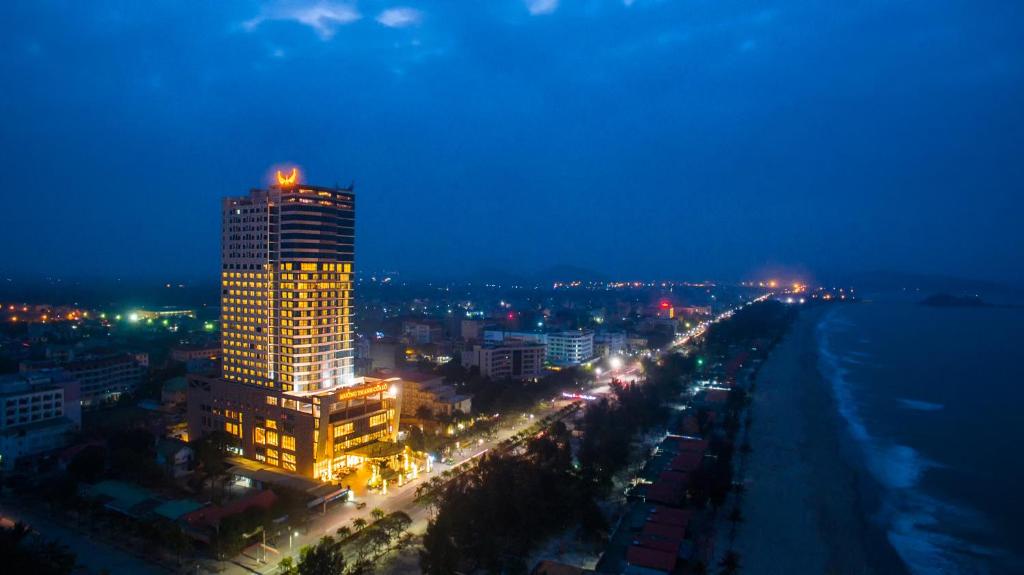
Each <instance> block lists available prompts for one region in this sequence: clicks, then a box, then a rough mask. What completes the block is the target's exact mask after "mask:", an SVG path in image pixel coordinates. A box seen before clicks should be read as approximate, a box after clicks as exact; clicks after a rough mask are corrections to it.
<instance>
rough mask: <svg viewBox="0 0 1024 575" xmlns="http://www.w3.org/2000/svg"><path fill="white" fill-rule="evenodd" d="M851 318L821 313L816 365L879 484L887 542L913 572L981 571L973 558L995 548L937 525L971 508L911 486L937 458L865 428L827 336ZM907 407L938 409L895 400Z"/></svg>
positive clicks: (953, 521)
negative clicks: (828, 384) (978, 543)
mask: <svg viewBox="0 0 1024 575" xmlns="http://www.w3.org/2000/svg"><path fill="white" fill-rule="evenodd" d="M849 328H850V322H849V321H846V320H842V321H837V320H836V319H835V318H834V316H833V315H831V314H830V315H829V316H826V317H825V318H824V319H823V320H822V321H821V322H820V323H819V324H818V326H817V331H816V336H817V342H818V369H819V371H820V372H821V375H822V376H823V377H824V378H825V379H826V380H827V381H828V382H829V383H830V384H831V387H832V392H833V395H834V397H835V400H836V405H837V408H838V410H839V413H840V414H841V415H842V417H843V419H844V420H845V422H846V425H847V428H848V430H849V433H850V435H851V436H852V437H853V439H854V440H855V441H856V443H857V445H859V446H860V448H861V451H862V453H863V455H864V461H865V464H866V467H867V469H868V472H869V473H870V474H871V476H872V477H873V478H874V479H875V480H876V481H877V482H878V483H879V484H880V485H881V486H882V488H883V494H884V496H883V508H882V509H881V510H880V513H879V520H880V522H881V523H882V524H883V525H884V528H885V530H886V534H887V537H888V539H889V542H890V543H891V544H892V546H893V548H894V549H895V550H896V552H897V554H898V555H899V556H900V558H901V559H902V560H903V562H904V563H905V564H906V565H907V567H908V569H910V571H911V572H912V573H914V574H921V575H924V574H929V575H930V574H932V573H943V574H959V573H964V574H966V573H972V574H973V573H977V574H986V573H988V570H987V569H986V568H984V567H983V566H981V565H978V563H979V562H978V561H977V558H978V557H980V556H991V555H993V554H994V553H995V552H994V551H993V550H991V549H986V548H983V547H980V546H977V545H974V544H972V543H970V542H968V541H966V540H964V539H962V538H959V537H957V536H955V535H953V534H950V533H948V532H943V531H942V530H941V528H942V526H946V525H958V526H965V525H966V524H967V523H969V522H973V523H979V524H980V521H981V520H980V517H979V516H977V514H974V513H972V512H971V511H969V510H967V509H964V508H959V507H955V506H952V505H949V504H947V503H943V502H941V501H938V500H936V499H934V498H932V497H930V496H928V495H926V494H924V493H922V492H920V490H918V489H916V487H917V486H918V484H919V483H920V480H921V476H922V475H923V474H924V473H925V472H926V471H927V470H928V469H929V468H934V467H938V464H937V463H935V462H933V461H930V460H928V459H927V458H925V457H924V456H922V455H921V453H920V452H918V451H917V450H916V449H914V448H913V447H910V446H908V445H900V444H897V443H895V442H892V441H888V440H885V439H883V438H879V437H876V436H874V435H872V434H871V432H870V431H869V430H868V427H867V425H866V424H865V422H864V419H863V417H862V416H861V414H860V408H859V404H858V402H857V400H856V398H855V397H854V385H852V384H851V381H850V377H849V376H850V372H849V370H848V369H846V368H845V367H844V364H847V363H856V362H849V357H848V355H849V354H845V353H844V354H842V355H840V354H838V353H836V352H835V351H834V350H833V347H832V346H831V345H830V339H831V336H833V335H835V334H836V333H839V332H847V331H849ZM900 401H901V402H904V403H905V405H907V406H908V407H910V408H912V409H923V410H935V409H942V407H943V406H941V405H940V404H934V403H928V402H923V401H917V400H910V399H906V400H900Z"/></svg>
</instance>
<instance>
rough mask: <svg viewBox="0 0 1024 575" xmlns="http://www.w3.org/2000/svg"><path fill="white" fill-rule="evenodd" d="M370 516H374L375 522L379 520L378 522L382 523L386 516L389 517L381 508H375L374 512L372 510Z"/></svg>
mask: <svg viewBox="0 0 1024 575" xmlns="http://www.w3.org/2000/svg"><path fill="white" fill-rule="evenodd" d="M370 515H371V516H372V517H373V518H374V519H375V520H377V521H380V520H381V519H383V518H384V516H385V515H387V514H386V513H385V512H384V510H383V509H381V508H380V507H374V508H373V510H372V511H370Z"/></svg>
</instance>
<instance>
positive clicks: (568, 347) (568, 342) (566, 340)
mask: <svg viewBox="0 0 1024 575" xmlns="http://www.w3.org/2000/svg"><path fill="white" fill-rule="evenodd" d="M593 357H594V332H593V331H590V330H577V331H560V332H557V333H549V334H547V359H548V361H549V362H551V363H553V364H555V365H579V364H581V363H583V362H585V361H587V360H589V359H591V358H593Z"/></svg>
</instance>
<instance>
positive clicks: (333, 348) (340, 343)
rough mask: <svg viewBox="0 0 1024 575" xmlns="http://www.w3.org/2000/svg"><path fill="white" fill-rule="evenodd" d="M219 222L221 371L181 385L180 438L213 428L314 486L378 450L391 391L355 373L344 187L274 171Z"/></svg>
mask: <svg viewBox="0 0 1024 575" xmlns="http://www.w3.org/2000/svg"><path fill="white" fill-rule="evenodd" d="M221 215H222V237H221V337H222V349H223V353H222V365H221V374H220V377H204V376H195V377H193V378H192V379H191V381H190V385H189V430H190V435H191V436H192V437H200V436H203V435H205V434H207V433H209V432H211V431H213V430H224V431H226V432H227V433H229V434H231V435H234V436H236V437H237V438H238V439H239V443H240V450H241V452H242V455H244V456H245V457H247V458H251V459H255V460H257V461H260V462H263V463H266V464H268V465H271V466H275V467H281V468H282V469H284V470H286V471H292V472H297V473H301V474H303V475H310V476H314V477H319V478H323V479H330V478H331V477H333V476H334V475H335V473H336V472H337V470H338V469H339V468H341V467H348V466H351V465H354V464H357V463H359V462H360V461H362V460H363V459H364V458H365V457H367V456H368V454H370V453H382V452H383V451H381V450H380V449H379V446H376V447H373V446H371V444H375V443H382V442H383V443H387V442H389V441H393V440H394V438H395V434H396V433H397V431H398V411H399V410H398V409H397V402H398V395H399V390H400V389H401V386H400V385H396V384H395V382H392V381H388V380H378V379H373V378H356V377H355V375H354V358H353V339H354V338H353V333H352V266H353V263H354V255H355V254H354V246H355V242H354V240H355V194H354V193H353V190H352V189H351V188H348V189H336V188H325V187H319V186H310V185H306V184H303V183H301V182H299V180H298V172H297V170H292V171H291V172H290V173H289V174H284V173H282V172H278V173H277V182H276V184H275V185H272V186H270V187H269V188H268V189H265V190H262V189H261V190H252V191H250V192H249V194H248V195H247V196H241V197H231V198H226V199H225V200H224V201H223V204H222V209H221ZM396 381H397V380H396ZM385 451H386V450H385Z"/></svg>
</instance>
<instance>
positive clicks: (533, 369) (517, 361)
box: [462, 341, 546, 380]
mask: <svg viewBox="0 0 1024 575" xmlns="http://www.w3.org/2000/svg"><path fill="white" fill-rule="evenodd" d="M545 349H546V347H545V346H544V344H540V343H520V342H514V341H509V342H506V343H498V344H495V343H491V344H486V345H475V346H473V349H472V350H466V351H464V352H462V365H463V366H464V367H473V366H476V367H478V368H480V375H483V376H485V377H489V378H491V379H495V380H500V379H520V380H521V379H537V378H539V377H541V376H542V375H543V374H544V357H545V353H546V352H545Z"/></svg>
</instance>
